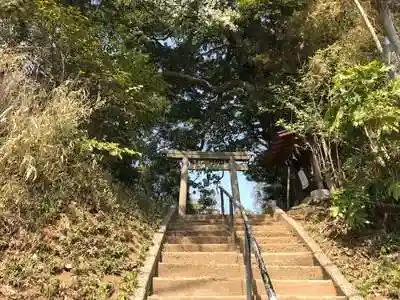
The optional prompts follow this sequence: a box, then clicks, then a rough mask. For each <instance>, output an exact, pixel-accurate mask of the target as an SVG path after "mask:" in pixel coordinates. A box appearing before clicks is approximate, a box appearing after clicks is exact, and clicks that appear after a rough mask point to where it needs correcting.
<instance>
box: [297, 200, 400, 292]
mask: <svg viewBox="0 0 400 300" xmlns="http://www.w3.org/2000/svg"><path fill="white" fill-rule="evenodd" d="M310 209H311V207H310ZM313 210H314V211H313V213H312V215H313V217H312V218H309V219H308V220H307V221H306V222H305V227H306V229H307V230H308V231H309V232H310V233H311V234H312V237H313V238H314V239H315V240H316V242H317V243H318V244H319V245H320V246H321V248H322V250H323V251H324V253H326V254H327V255H328V256H329V258H330V259H331V260H332V261H333V262H334V263H335V265H337V266H338V267H339V269H340V270H341V272H342V273H343V274H344V275H345V277H346V278H347V279H348V280H349V281H350V282H351V283H353V284H354V285H355V286H356V287H357V288H358V289H359V291H360V293H361V294H362V296H364V297H366V299H375V298H374V297H378V298H376V299H400V231H399V229H398V227H395V229H394V230H392V231H385V230H384V229H380V228H376V229H372V228H370V229H369V230H364V231H363V232H362V233H360V232H358V233H349V232H348V233H347V234H345V235H343V234H342V235H338V234H334V235H333V234H332V226H333V225H332V221H331V217H330V216H329V213H328V212H327V211H326V209H324V208H322V209H317V210H316V208H314V209H313ZM290 214H291V215H293V216H294V217H297V216H296V213H295V211H293V212H290ZM308 214H310V212H308ZM396 228H397V229H396ZM379 297H383V298H379Z"/></svg>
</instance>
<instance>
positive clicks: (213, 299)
mask: <svg viewBox="0 0 400 300" xmlns="http://www.w3.org/2000/svg"><path fill="white" fill-rule="evenodd" d="M147 299H148V300H246V299H247V298H246V296H170V297H169V296H167V297H160V296H157V295H153V296H150V297H148V298H147ZM264 299H265V297H263V298H262V297H260V296H255V297H254V300H264ZM278 299H279V300H346V299H347V298H346V297H345V296H291V295H284V296H283V295H279V294H278Z"/></svg>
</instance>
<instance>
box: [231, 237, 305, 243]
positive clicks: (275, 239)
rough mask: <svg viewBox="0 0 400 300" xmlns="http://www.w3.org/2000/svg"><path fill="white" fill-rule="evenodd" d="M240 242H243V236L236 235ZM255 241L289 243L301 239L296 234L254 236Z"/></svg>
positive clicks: (297, 241)
mask: <svg viewBox="0 0 400 300" xmlns="http://www.w3.org/2000/svg"><path fill="white" fill-rule="evenodd" d="M238 240H239V242H240V243H244V236H238ZM256 240H257V243H258V244H260V245H262V244H290V243H300V244H301V243H302V241H301V239H300V238H299V237H297V236H290V235H288V236H261V237H256Z"/></svg>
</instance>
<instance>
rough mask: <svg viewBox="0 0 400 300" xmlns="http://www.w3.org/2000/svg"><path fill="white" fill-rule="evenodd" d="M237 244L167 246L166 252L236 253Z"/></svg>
mask: <svg viewBox="0 0 400 300" xmlns="http://www.w3.org/2000/svg"><path fill="white" fill-rule="evenodd" d="M237 249H238V246H237V245H235V244H233V243H232V244H165V245H164V251H167V252H168V251H171V252H192V251H195V252H226V251H235V250H237Z"/></svg>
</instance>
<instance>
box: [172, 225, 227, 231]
mask: <svg viewBox="0 0 400 300" xmlns="http://www.w3.org/2000/svg"><path fill="white" fill-rule="evenodd" d="M168 229H170V230H189V231H202V232H204V231H229V227H228V225H225V224H219V225H216V224H214V225H209V224H207V225H193V224H192V223H187V224H183V223H172V224H171V225H170V226H169V228H168Z"/></svg>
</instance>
